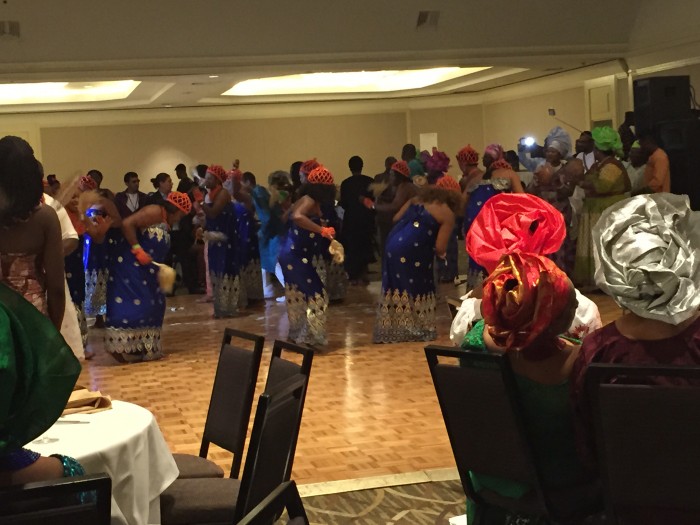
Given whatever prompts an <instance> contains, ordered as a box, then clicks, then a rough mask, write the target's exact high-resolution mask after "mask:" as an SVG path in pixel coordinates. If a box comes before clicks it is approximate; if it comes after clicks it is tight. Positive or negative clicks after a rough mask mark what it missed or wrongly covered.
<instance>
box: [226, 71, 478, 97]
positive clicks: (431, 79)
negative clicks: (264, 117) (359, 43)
mask: <svg viewBox="0 0 700 525" xmlns="http://www.w3.org/2000/svg"><path fill="white" fill-rule="evenodd" d="M484 69H489V68H488V67H438V68H433V69H415V70H405V71H356V72H345V73H309V74H301V75H285V76H281V77H267V78H255V79H250V80H244V81H243V82H239V83H238V84H236V85H234V86H233V87H232V88H231V89H229V90H228V91H226V92H225V93H223V94H224V95H227V96H228V95H231V96H254V95H305V94H321V93H376V92H390V91H404V90H407V89H420V88H424V87H427V86H432V85H434V84H439V83H440V82H445V81H447V80H452V79H455V78H459V77H463V76H465V75H471V74H473V73H476V72H478V71H483V70H484Z"/></svg>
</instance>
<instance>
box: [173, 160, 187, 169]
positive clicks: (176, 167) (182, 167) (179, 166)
mask: <svg viewBox="0 0 700 525" xmlns="http://www.w3.org/2000/svg"><path fill="white" fill-rule="evenodd" d="M182 170H185V171H187V166H185V165H184V164H183V163H182V162H181V163H180V164H178V165H177V166H175V171H182Z"/></svg>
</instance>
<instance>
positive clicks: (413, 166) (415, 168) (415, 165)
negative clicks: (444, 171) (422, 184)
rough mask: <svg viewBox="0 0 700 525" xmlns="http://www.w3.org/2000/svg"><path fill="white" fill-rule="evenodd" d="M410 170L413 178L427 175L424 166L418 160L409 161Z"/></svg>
mask: <svg viewBox="0 0 700 525" xmlns="http://www.w3.org/2000/svg"><path fill="white" fill-rule="evenodd" d="M408 169H409V171H410V172H411V178H413V177H416V176H418V175H425V169H424V168H423V164H421V161H419V160H418V159H411V160H409V161H408Z"/></svg>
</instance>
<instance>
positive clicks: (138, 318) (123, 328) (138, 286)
mask: <svg viewBox="0 0 700 525" xmlns="http://www.w3.org/2000/svg"><path fill="white" fill-rule="evenodd" d="M138 241H139V244H140V245H141V247H142V248H143V249H144V250H145V251H146V253H148V254H149V255H150V256H151V257H152V258H153V260H154V261H155V262H159V263H162V262H164V261H165V258H166V256H167V255H168V251H169V249H170V234H169V233H168V231H167V229H166V225H164V224H158V225H155V226H150V227H148V228H146V229H145V230H143V231H140V232H138ZM106 242H108V247H109V253H110V256H111V261H112V266H111V267H110V273H109V279H108V281H107V318H106V320H105V327H106V328H107V330H106V332H105V349H106V350H107V352H109V353H110V354H111V355H112V356H113V357H114V358H115V359H116V360H117V361H120V362H138V361H153V360H155V359H160V358H161V357H163V353H162V349H161V341H160V333H161V329H162V327H163V317H164V316H165V296H164V295H163V292H161V291H160V287H159V284H158V267H157V266H155V265H154V264H147V265H141V264H139V262H138V261H137V260H136V257H134V255H133V254H132V253H131V246H130V245H129V243H128V242H127V240H126V239H125V238H124V237H123V235H122V234H121V232H119V231H117V230H110V234H109V236H108V241H106Z"/></svg>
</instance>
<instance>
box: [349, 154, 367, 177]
mask: <svg viewBox="0 0 700 525" xmlns="http://www.w3.org/2000/svg"><path fill="white" fill-rule="evenodd" d="M364 165H365V163H364V162H362V157H358V156H357V155H353V156H352V157H350V160H349V161H348V168H350V171H351V172H353V173H360V172H361V171H362V167H363V166H364Z"/></svg>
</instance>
